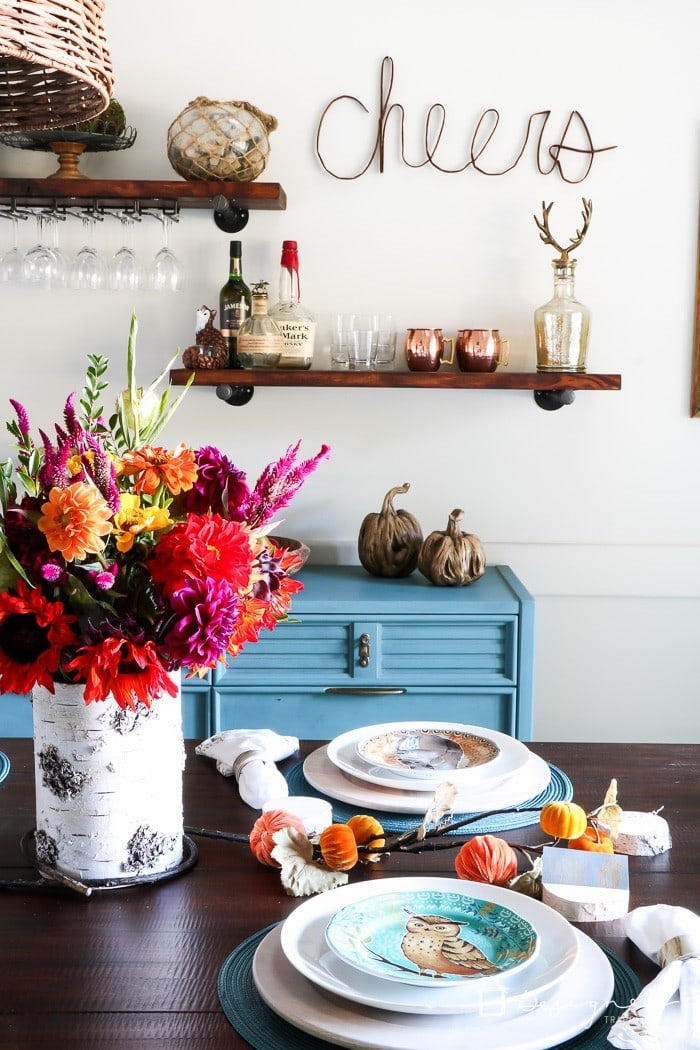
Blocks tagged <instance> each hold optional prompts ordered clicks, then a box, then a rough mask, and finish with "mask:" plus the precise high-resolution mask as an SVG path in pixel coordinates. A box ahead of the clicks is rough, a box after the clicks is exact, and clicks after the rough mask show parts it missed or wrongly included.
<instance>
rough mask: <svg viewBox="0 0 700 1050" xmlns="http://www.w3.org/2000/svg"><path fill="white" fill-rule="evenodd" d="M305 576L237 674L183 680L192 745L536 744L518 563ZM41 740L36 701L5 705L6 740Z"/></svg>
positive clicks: (233, 670) (236, 666)
mask: <svg viewBox="0 0 700 1050" xmlns="http://www.w3.org/2000/svg"><path fill="white" fill-rule="evenodd" d="M299 578H300V580H301V581H302V582H303V584H304V590H303V591H301V592H300V593H299V594H297V595H295V597H294V601H293V604H292V612H291V616H290V619H289V620H288V621H285V622H283V623H280V624H278V626H277V627H276V628H275V630H274V631H272V632H270V631H263V632H262V634H261V636H260V639H259V640H258V642H257V643H256V644H255V645H250V646H248V647H247V648H245V649H244V650H243V652H242V653H241V655H240V656H239V657H237V659H235V660H233V661H232V662H231V664H230V666H229V667H228V668H224V667H223V666H222V667H221V668H217V669H216V670H215V671H213V672H212V673H211V675H210V676H208V677H207V678H205V679H203V680H201V681H200V680H199V679H183V722H184V730H185V736H186V737H190V738H194V739H200V740H201V739H204V738H206V737H207V736H210V735H211V733H213V732H216V731H217V730H218V729H234V728H247V729H255V728H270V729H275V730H277V732H280V733H285V734H291V735H293V736H298V737H301V738H302V739H309V738H312V739H330V738H331V737H334V736H337V735H338V734H339V733H343V732H346V731H347V730H349V729H354V728H358V727H360V726H364V725H373V724H375V723H380V722H395V721H399V720H402V719H411V720H413V721H419V720H420V721H426V720H433V721H450V722H460V723H466V724H469V725H476V726H484V727H487V728H491V729H498V730H500V731H501V732H504V733H509V734H510V735H511V736H515V737H518V738H519V739H520V740H530V739H531V738H532V719H533V669H534V646H535V602H534V599H533V597H532V595H530V594H529V593H528V591H527V590H526V589H525V587H524V586H523V585H522V583H521V582H520V581H519V580H518V578H517V577H516V576H515V574H514V573H513V572H512V571H511V570H510V569H509V568H508V567H506V566H503V565H495V566H489V567H488V568H487V570H486V575H485V576H483V577H482V578H481V579H479V580H477V581H476V582H475V583H472V584H470V585H469V586H468V587H435V586H433V585H432V584H430V583H428V582H427V580H425V579H424V578H423V577H422V576H421V575H419V574H418V573H414V574H413V575H412V576H409V577H407V578H405V579H400V580H385V579H379V578H377V577H374V576H370V575H369V574H368V573H367V572H365V570H364V569H363V568H362V567H361V566H353V565H318V566H312V565H309V566H305V567H304V569H303V570H302V572H301V574H300V577H299ZM210 679H211V681H210ZM31 734H32V714H31V704H30V702H29V700H28V698H26V697H10V696H5V697H0V736H31Z"/></svg>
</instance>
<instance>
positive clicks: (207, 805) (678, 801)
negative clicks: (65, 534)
mask: <svg viewBox="0 0 700 1050" xmlns="http://www.w3.org/2000/svg"><path fill="white" fill-rule="evenodd" d="M319 743H320V742H319V741H316V742H313V741H305V742H304V743H303V745H302V749H301V751H302V754H308V753H309V752H310V751H312V750H313V749H314V748H315V747H318V746H319ZM529 746H530V747H531V749H532V750H533V751H535V752H536V753H537V754H539V755H541V756H542V757H543V758H545V759H547V760H548V761H550V762H552V763H554V764H555V765H556V766H558V767H559V768H561V769H562V770H563V771H564V772H565V773H567V774H568V776H569V777H570V778H571V781H572V783H573V785H574V794H575V799H576V801H577V802H579V803H580V804H581V805H582V806H583V807H584V808H585V809H587V810H589V809H591V808H593V807H595V806H597V805H599V804H600V803H601V802H602V799H603V795H604V794H605V790H606V788H607V786H608V784H609V782H610V779H611V777H616V778H617V780H618V787H619V800H620V803H621V805H622V806H623V808H626V809H629V810H642V811H649V810H655V809H658V808H659V807H661V806H663V807H664V810H663V814H664V816H665V817H666V819H667V820H668V823H669V825H670V828H671V834H672V838H673V847H672V849H671V850H670V851H668V852H666V853H663V854H660V855H659V856H656V857H631V858H630V864H629V867H630V888H631V889H630V907H631V908H633V907H637V906H639V905H643V904H657V903H667V904H677V905H683V906H685V907H687V908H690V909H692V910H693V911H695V912H700V877H699V874H698V872H699V868H700V864H699V862H700V849H699V848H698V830H697V814H698V801H699V799H698V772H699V769H698V766H699V763H700V746H697V745H683V744H658V745H657V744H578V743H577V744H566V743H542V744H531V745H529ZM187 748H188V755H187V767H186V772H185V783H184V800H185V823H186V825H189V826H194V827H206V828H217V829H222V830H226V831H229V832H239V833H247V832H248V831H249V830H250V828H251V826H252V824H253V822H254V820H255V818H256V817H257V815H258V814H257V812H256V811H254V810H252V809H249V808H248V807H247V806H245V805H243V803H241V801H240V799H239V796H238V792H237V789H236V784H235V782H234V781H233V780H231V779H226V778H224V777H222V776H221V775H220V774H219V773H218V772H217V771H216V768H215V765H214V763H213V762H211V761H210V760H208V759H205V758H199V757H196V756H195V755H194V744H193V743H192V742H188V745H187ZM0 751H3V752H4V753H5V754H6V755H7V756H8V758H9V759H10V762H11V768H10V773H9V775H8V777H7V779H6V780H4V781H3V782H2V783H0V880H3V883H4V885H3V888H0V1046H2V1047H4V1048H6V1050H25V1048H39V1047H41V1048H42V1050H45V1048H46V1047H49V1046H59V1047H62V1048H66V1050H83V1048H84V1050H88V1048H89V1050H103V1048H108V1050H132V1048H134V1050H135V1048H136V1047H139V1048H143V1047H147V1048H149V1050H154V1048H156V1047H159V1048H160V1047H162V1048H163V1050H165V1048H167V1050H178V1048H182V1050H185V1048H186V1050H200V1048H201V1050H205V1048H206V1050H232V1048H235V1047H245V1046H248V1043H247V1042H246V1041H245V1040H243V1039H242V1038H241V1037H240V1036H239V1035H238V1034H237V1033H236V1032H235V1031H234V1030H233V1029H232V1027H231V1026H230V1024H229V1023H228V1021H227V1020H226V1017H225V1016H224V1014H223V1013H222V1010H221V1007H220V1005H219V1000H218V997H217V976H218V973H219V970H220V968H221V965H222V963H223V962H224V960H225V959H226V958H227V956H228V955H229V954H230V952H231V951H232V950H233V949H234V948H235V947H236V945H238V944H239V943H240V942H241V941H243V940H244V939H245V938H246V937H248V936H249V935H251V934H253V933H255V932H257V931H258V930H261V929H262V928H263V927H265V926H267V925H269V924H270V923H272V922H275V921H277V920H279V919H282V918H284V917H285V916H287V915H288V914H289V913H290V911H291V910H292V909H293V908H294V907H296V906H297V905H298V904H299V903H300V902H299V899H297V898H290V897H287V896H286V895H285V894H284V892H283V890H282V888H281V885H280V881H279V874H278V873H277V872H276V871H275V870H273V869H272V868H266V867H264V866H263V865H261V864H259V863H258V862H257V861H256V860H255V859H254V858H253V856H252V855H251V853H250V851H249V849H248V847H247V845H245V844H241V843H235V842H228V841H222V840H217V839H210V838H203V837H198V838H197V839H196V841H197V846H198V850H199V856H198V860H197V863H196V864H195V865H194V867H192V868H191V869H190V870H189V871H187V872H186V873H184V874H182V875H180V876H178V877H177V878H174V879H171V880H167V881H161V882H158V883H156V884H151V885H144V886H135V887H129V888H126V887H123V888H120V889H118V890H109V891H102V892H95V893H93V895H92V896H91V897H89V898H86V897H83V896H80V895H79V894H77V893H75V892H73V891H72V890H70V889H64V888H56V887H44V888H41V889H34V888H22V887H19V886H14V887H8V886H7V885H6V883H7V882H8V881H10V880H20V879H27V880H31V879H36V878H37V875H36V872H35V871H34V870H33V868H32V867H31V865H30V863H29V861H28V860H27V858H26V857H25V855H24V853H23V851H22V848H21V840H22V838H23V836H24V835H25V834H26V832H27V831H28V830H30V829H31V828H33V827H34V823H35V817H34V776H33V752H32V741H31V740H20V739H5V740H2V739H0ZM299 757H300V756H299V755H297V756H295V757H294V758H292V759H290V760H288V763H287V764H291V763H293V762H295V761H298V760H299ZM282 768H284V764H282ZM503 837H504V838H507V839H510V841H512V842H518V843H523V844H534V843H537V842H541V841H542V839H543V833H542V832H541V831H540V830H539V828H538V827H537V826H533V827H530V828H526V829H522V830H519V831H513V832H507V833H504V834H503ZM455 852H456V851H452V850H446V851H442V852H439V853H432V854H427V853H423V854H420V855H411V856H399V855H396V854H392V855H391V856H389V857H386V858H385V859H384V860H383V861H382V862H381V863H380V864H377V865H372V866H368V867H366V868H363V869H362V870H357V869H356V870H355V871H353V872H352V873H351V876H350V879H351V881H354V880H355V879H357V878H368V879H382V878H386V877H391V876H396V875H442V876H449V877H454V876H455V871H454V856H455ZM581 928H582V929H583V930H585V932H586V933H588V934H590V935H591V936H592V937H594V938H595V939H596V940H598V941H600V942H601V943H603V944H605V945H607V946H608V947H609V948H611V949H612V950H613V951H615V952H616V953H617V954H618V955H619V956H620V957H621V958H622V959H624V960H625V961H626V962H627V963H628V964H629V965H631V966H632V968H633V969H634V970H635V972H636V973H637V974H638V976H639V977H640V979H641V980H642V981H643V982H646V981H648V980H649V979H651V978H652V977H653V976H654V974H655V973H656V972H657V971H656V969H655V967H654V966H653V965H652V964H651V963H650V962H649V961H648V960H646V959H645V957H644V956H643V955H642V954H641V953H640V952H639V951H638V950H637V949H636V948H635V947H634V945H632V944H631V943H630V942H629V941H627V940H626V938H625V937H624V934H623V933H622V928H621V920H616V921H615V922H602V923H588V924H585V925H584V926H582V927H581ZM280 1050H283V1048H280Z"/></svg>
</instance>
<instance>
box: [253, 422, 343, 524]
mask: <svg viewBox="0 0 700 1050" xmlns="http://www.w3.org/2000/svg"><path fill="white" fill-rule="evenodd" d="M300 446H301V440H299V441H297V443H296V445H290V446H289V448H288V449H287V451H286V452H285V454H284V455H283V456H281V457H280V459H278V460H277V461H276V462H275V463H270V465H269V466H267V467H266V468H265V470H264V471H263V472H262V474H261V475H260V477H259V478H258V480H257V481H256V483H255V488H254V489H253V491H252V493H251V496H250V499H249V500H248V504H247V506H246V508H245V518H246V521H247V522H248V523H249V524H250V525H264V524H265V523H266V522H268V521H271V520H272V518H273V517H274V516H275V514H277V512H278V511H280V510H281V509H282V508H283V507H286V506H287V505H288V504H289V503H290V502H291V500H292V497H293V496H294V495H295V493H296V492H297V490H298V489H300V488H301V486H302V485H303V483H304V481H305V480H306V478H307V477H308V476H309V474H312V473H313V472H314V470H316V467H317V466H318V465H319V463H320V462H321V460H322V459H328V457H329V456H330V454H331V450H330V447H329V446H328V445H321V448H320V451H319V452H317V453H316V455H315V456H313V457H312V458H311V459H304V460H302V461H301V463H296V458H297V453H298V452H299V448H300Z"/></svg>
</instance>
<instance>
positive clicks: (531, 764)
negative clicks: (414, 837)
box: [303, 744, 551, 816]
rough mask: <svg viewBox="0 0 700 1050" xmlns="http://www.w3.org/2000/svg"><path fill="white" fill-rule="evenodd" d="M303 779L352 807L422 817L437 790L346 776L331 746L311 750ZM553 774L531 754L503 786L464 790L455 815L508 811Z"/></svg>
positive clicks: (457, 800)
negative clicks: (406, 788)
mask: <svg viewBox="0 0 700 1050" xmlns="http://www.w3.org/2000/svg"><path fill="white" fill-rule="evenodd" d="M303 770H304V776H305V777H306V779H307V781H308V782H309V784H310V785H311V787H313V788H315V789H316V790H317V791H320V792H321V793H322V794H324V795H327V796H328V797H329V798H335V799H337V800H338V801H339V802H347V803H349V804H350V805H351V806H362V807H364V808H365V809H369V810H370V811H373V810H382V811H384V812H385V813H408V814H420V815H421V816H422V815H423V814H424V813H426V812H427V810H428V807H429V806H430V804H431V802H432V800H433V795H434V787H433V790H431V791H403V790H401V789H400V788H388V787H380V786H379V785H378V784H370V783H368V782H367V781H364V780H358V779H357V777H354V776H351V775H350V774H349V773H344V772H343V771H342V770H341V769H338V767H337V766H335V765H334V764H333V763H332V762H331V760H330V758H329V757H328V744H324V745H323V747H320V748H318V749H317V750H316V751H312V752H311V754H310V755H309V756H308V757H307V758H306V759H305V760H304V766H303ZM550 779H551V771H550V768H549V766H548V765H547V763H546V762H545V761H544V759H542V758H540V757H539V755H536V754H534V752H530V755H529V758H528V761H527V764H526V765H525V766H524V767H523V769H522V770H521V771H520V772H518V773H514V774H513V775H512V776H510V777H507V778H506V780H505V781H504V782H503V783H500V784H495V785H494V786H493V787H486V788H484V790H477V789H476V788H474V789H471V788H467V789H464V790H461V791H460V792H459V794H458V795H457V798H456V800H455V803H454V806H453V810H454V812H455V813H484V812H486V811H487V810H491V809H508V808H510V807H511V806H519V805H520V804H521V803H522V802H527V800H528V799H530V798H534V796H535V795H539V793H540V792H541V791H544V789H545V788H546V787H547V785H548V784H549V781H550Z"/></svg>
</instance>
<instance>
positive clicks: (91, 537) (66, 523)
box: [38, 481, 112, 561]
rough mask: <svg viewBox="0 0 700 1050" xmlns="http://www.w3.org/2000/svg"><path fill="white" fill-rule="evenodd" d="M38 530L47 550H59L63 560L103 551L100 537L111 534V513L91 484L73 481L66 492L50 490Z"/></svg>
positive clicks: (42, 509) (55, 489) (63, 490)
mask: <svg viewBox="0 0 700 1050" xmlns="http://www.w3.org/2000/svg"><path fill="white" fill-rule="evenodd" d="M41 513H42V516H41V518H40V519H39V523H38V528H39V531H40V532H43V533H44V535H45V536H46V542H47V544H48V546H49V550H52V551H60V553H61V554H62V555H63V557H64V558H65V560H66V561H76V560H80V559H82V558H84V557H85V555H86V554H98V553H99V552H100V551H103V550H104V546H105V545H104V541H103V540H102V538H101V537H102V536H107V535H109V533H110V532H111V531H112V523H111V517H112V512H111V510H110V509H109V506H108V505H107V502H106V501H105V499H104V498H103V496H101V495H100V493H99V492H98V490H97V489H96V488H95V486H94V485H87V484H86V483H85V482H84V481H76V482H74V483H73V484H72V485H69V486H68V487H67V488H65V489H59V488H52V489H51V491H50V492H49V498H48V502H47V503H44V504H42V507H41Z"/></svg>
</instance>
